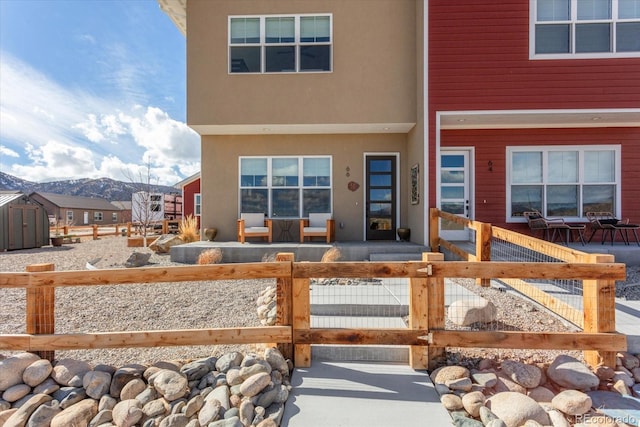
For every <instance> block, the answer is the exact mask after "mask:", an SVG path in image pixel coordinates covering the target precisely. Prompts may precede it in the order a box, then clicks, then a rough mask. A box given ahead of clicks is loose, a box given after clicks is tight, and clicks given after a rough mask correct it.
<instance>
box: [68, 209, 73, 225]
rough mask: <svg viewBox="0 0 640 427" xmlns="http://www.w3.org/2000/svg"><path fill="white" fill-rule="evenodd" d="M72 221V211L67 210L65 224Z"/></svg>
mask: <svg viewBox="0 0 640 427" xmlns="http://www.w3.org/2000/svg"><path fill="white" fill-rule="evenodd" d="M72 223H73V211H67V224H72Z"/></svg>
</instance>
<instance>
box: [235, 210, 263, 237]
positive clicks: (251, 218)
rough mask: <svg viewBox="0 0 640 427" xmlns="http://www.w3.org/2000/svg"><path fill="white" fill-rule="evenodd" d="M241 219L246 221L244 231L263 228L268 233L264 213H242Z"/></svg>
mask: <svg viewBox="0 0 640 427" xmlns="http://www.w3.org/2000/svg"><path fill="white" fill-rule="evenodd" d="M240 218H241V219H244V229H245V230H247V229H254V230H252V231H254V232H255V231H258V230H255V228H262V229H264V230H263V231H266V230H267V229H268V228H267V227H265V226H264V214H263V213H241V214H240Z"/></svg>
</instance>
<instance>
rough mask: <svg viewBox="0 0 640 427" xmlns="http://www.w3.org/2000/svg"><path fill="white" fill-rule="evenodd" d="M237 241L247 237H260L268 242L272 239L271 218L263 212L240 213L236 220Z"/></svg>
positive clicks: (242, 241)
mask: <svg viewBox="0 0 640 427" xmlns="http://www.w3.org/2000/svg"><path fill="white" fill-rule="evenodd" d="M237 225H238V227H237V228H238V241H239V242H240V243H244V242H245V240H246V239H247V237H262V238H265V239H267V241H268V242H269V243H271V241H272V240H273V227H272V222H271V219H269V218H265V216H264V213H241V214H240V219H239V220H238V224H237Z"/></svg>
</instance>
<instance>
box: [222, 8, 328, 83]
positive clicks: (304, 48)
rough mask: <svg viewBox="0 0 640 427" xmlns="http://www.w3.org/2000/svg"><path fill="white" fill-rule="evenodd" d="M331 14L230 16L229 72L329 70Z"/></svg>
mask: <svg viewBox="0 0 640 427" xmlns="http://www.w3.org/2000/svg"><path fill="white" fill-rule="evenodd" d="M331 33H332V28H331V15H295V16H294V15H286V16H273V15H268V16H243V17H230V18H229V72H230V73H233V74H236V73H297V72H325V71H331V43H332V36H331Z"/></svg>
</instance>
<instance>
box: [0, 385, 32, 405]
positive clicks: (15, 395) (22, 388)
mask: <svg viewBox="0 0 640 427" xmlns="http://www.w3.org/2000/svg"><path fill="white" fill-rule="evenodd" d="M30 392H31V387H29V386H28V385H26V384H16V385H12V386H11V387H9V388H8V389H6V390H5V391H4V393H2V399H3V400H6V401H7V402H11V403H13V402H16V401H18V400H20V399H22V398H23V397H25V396H26V395H28V394H29V393H30Z"/></svg>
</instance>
